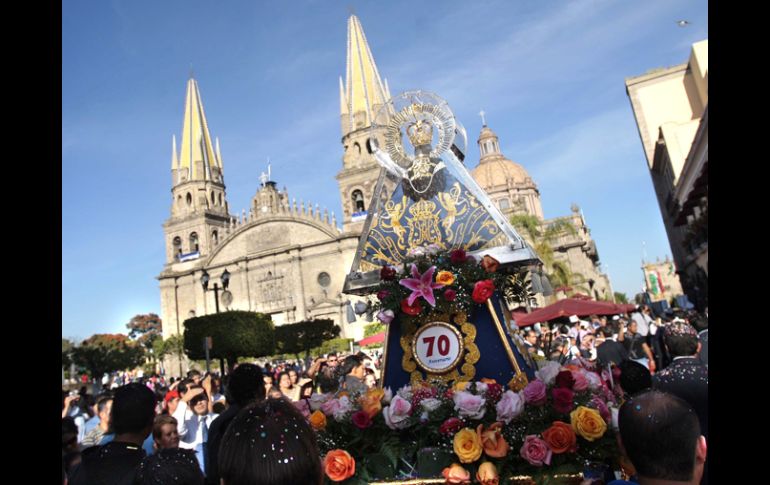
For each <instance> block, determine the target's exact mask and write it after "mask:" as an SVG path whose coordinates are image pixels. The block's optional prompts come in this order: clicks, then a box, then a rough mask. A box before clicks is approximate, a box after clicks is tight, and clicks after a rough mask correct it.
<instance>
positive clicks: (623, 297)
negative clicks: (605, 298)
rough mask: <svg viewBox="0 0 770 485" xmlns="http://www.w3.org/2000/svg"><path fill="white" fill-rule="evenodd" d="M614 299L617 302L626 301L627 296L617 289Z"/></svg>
mask: <svg viewBox="0 0 770 485" xmlns="http://www.w3.org/2000/svg"><path fill="white" fill-rule="evenodd" d="M615 301H616V302H617V303H628V297H627V296H626V294H625V293H621V292H619V291H616V292H615Z"/></svg>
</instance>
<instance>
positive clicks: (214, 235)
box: [211, 230, 219, 246]
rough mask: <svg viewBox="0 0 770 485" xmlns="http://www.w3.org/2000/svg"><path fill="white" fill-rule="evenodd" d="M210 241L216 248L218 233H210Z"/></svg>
mask: <svg viewBox="0 0 770 485" xmlns="http://www.w3.org/2000/svg"><path fill="white" fill-rule="evenodd" d="M211 240H212V241H214V245H215V246H216V245H217V244H219V232H217V231H216V230H214V231H213V232H212V233H211Z"/></svg>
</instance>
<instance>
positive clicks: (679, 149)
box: [626, 40, 708, 310]
mask: <svg viewBox="0 0 770 485" xmlns="http://www.w3.org/2000/svg"><path fill="white" fill-rule="evenodd" d="M626 92H627V93H628V97H629V99H630V101H631V108H632V110H633V112H634V117H635V119H636V123H637V126H638V128H639V135H640V137H641V140H642V146H643V148H644V152H645V157H646V159H647V166H648V169H649V170H650V177H651V178H652V184H653V187H654V189H655V194H656V196H657V199H658V205H659V206H660V211H661V216H662V218H663V224H664V226H665V228H666V234H667V236H668V241H669V245H670V246H671V253H672V255H673V258H674V263H675V265H676V268H677V273H678V274H679V276H680V279H681V283H682V287H683V289H684V291H685V293H686V294H687V296H688V297H689V299H690V301H691V302H693V303H695V305H696V306H697V307H698V308H699V309H701V310H702V309H703V308H705V307H706V306H707V305H708V40H704V41H701V42H697V43H695V44H693V46H692V50H691V52H690V59H689V61H688V62H687V63H685V64H681V65H678V66H674V67H670V68H666V69H656V70H653V71H651V72H649V73H647V74H644V75H642V76H637V77H632V78H628V79H626Z"/></svg>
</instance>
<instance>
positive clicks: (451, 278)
mask: <svg viewBox="0 0 770 485" xmlns="http://www.w3.org/2000/svg"><path fill="white" fill-rule="evenodd" d="M454 282H455V275H453V274H452V272H451V271H439V272H438V274H437V275H436V283H440V284H442V285H444V286H449V285H451V284H452V283H454Z"/></svg>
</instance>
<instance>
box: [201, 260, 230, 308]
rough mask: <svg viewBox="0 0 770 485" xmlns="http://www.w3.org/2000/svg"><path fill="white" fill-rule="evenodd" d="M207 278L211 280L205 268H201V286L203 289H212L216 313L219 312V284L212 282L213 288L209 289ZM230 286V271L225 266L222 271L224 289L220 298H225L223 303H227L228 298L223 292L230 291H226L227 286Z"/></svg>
mask: <svg viewBox="0 0 770 485" xmlns="http://www.w3.org/2000/svg"><path fill="white" fill-rule="evenodd" d="M209 280H211V277H210V276H209V274H208V273H207V272H206V270H205V269H204V270H203V274H202V275H201V286H203V291H213V292H214V303H215V305H216V308H217V313H219V290H220V288H219V285H218V284H216V283H214V288H212V289H210V290H209ZM228 286H230V272H229V271H227V268H225V271H224V273H222V290H224V293H222V299H223V300H225V304H227V300H229V299H230V298H227V297H226V295H225V293H228V294H229V293H230V292H229V291H227V287H228Z"/></svg>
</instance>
